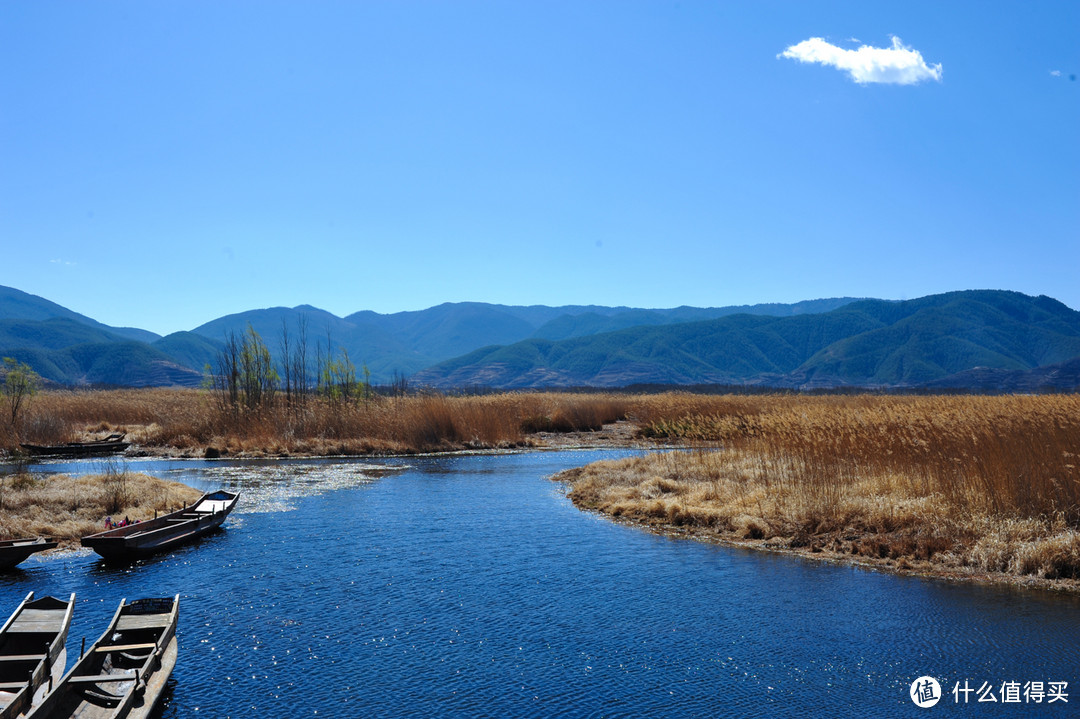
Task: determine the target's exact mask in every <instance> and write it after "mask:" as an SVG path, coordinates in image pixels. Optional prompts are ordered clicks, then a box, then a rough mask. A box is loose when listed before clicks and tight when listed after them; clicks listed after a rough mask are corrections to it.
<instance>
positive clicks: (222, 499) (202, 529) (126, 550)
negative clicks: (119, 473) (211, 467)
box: [82, 490, 240, 561]
mask: <svg viewBox="0 0 1080 719" xmlns="http://www.w3.org/2000/svg"><path fill="white" fill-rule="evenodd" d="M239 498H240V495H239V494H237V493H235V492H227V491H225V490H218V491H217V492H211V493H209V494H204V495H203V496H202V497H201V498H200V499H199V500H198V501H197V502H195V503H194V504H192V505H190V506H188V507H185V508H184V509H181V510H179V511H176V512H173V513H172V514H166V515H164V516H161V517H158V518H156V519H148V520H146V521H145V522H136V523H134V524H129V525H127V526H124V527H117V528H115V529H108V530H105V531H104V532H99V533H97V534H92V535H90V536H89V537H83V538H82V544H83V546H84V547H90V548H91V549H93V550H94V551H95V552H97V553H98V554H100V555H101V556H102V557H104V558H105V559H108V560H113V561H130V560H133V559H138V558H139V557H145V556H148V555H151V554H155V553H157V552H164V551H167V550H170V549H173V548H175V547H178V546H180V545H182V544H186V543H187V542H190V541H192V540H194V539H196V538H198V537H201V536H202V535H204V534H206V533H208V532H210V531H212V530H214V529H217V528H218V527H220V526H221V524H222V522H224V521H225V518H226V517H228V516H229V512H231V511H232V510H233V507H235V506H236V502H237V500H238V499H239Z"/></svg>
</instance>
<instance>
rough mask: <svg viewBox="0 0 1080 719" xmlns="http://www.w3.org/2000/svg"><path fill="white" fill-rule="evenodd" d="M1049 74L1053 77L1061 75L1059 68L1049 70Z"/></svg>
mask: <svg viewBox="0 0 1080 719" xmlns="http://www.w3.org/2000/svg"><path fill="white" fill-rule="evenodd" d="M1050 74H1051V75H1053V76H1054V77H1061V70H1051V71H1050Z"/></svg>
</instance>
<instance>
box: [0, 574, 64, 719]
mask: <svg viewBox="0 0 1080 719" xmlns="http://www.w3.org/2000/svg"><path fill="white" fill-rule="evenodd" d="M74 608H75V595H74V594H72V595H71V596H70V598H69V599H68V600H67V601H66V602H65V601H63V600H61V599H55V598H53V597H42V598H41V599H34V593H33V592H30V593H29V594H28V595H27V596H26V599H25V600H23V602H22V604H20V605H19V607H18V608H17V609H16V610H15V612H14V613H13V614H12V615H11V618H10V619H8V621H7V622H6V623H5V624H4V626H3V627H2V628H0V719H9V718H13V717H17V716H20V715H21V714H22V713H23V712H26V711H28V710H29V709H30V708H31V707H32V706H33V705H36V704H37V703H39V702H40V701H42V700H43V698H44V696H45V695H46V694H47V692H48V691H49V689H50V688H52V686H53V685H54V684H56V683H57V682H58V681H59V680H60V678H61V676H62V675H63V673H64V666H65V664H66V663H67V653H66V649H65V643H66V641H67V634H68V629H69V627H70V626H71V614H72V611H73V610H74Z"/></svg>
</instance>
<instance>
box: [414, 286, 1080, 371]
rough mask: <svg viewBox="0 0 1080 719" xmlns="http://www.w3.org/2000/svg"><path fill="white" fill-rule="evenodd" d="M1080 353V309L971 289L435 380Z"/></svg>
mask: <svg viewBox="0 0 1080 719" xmlns="http://www.w3.org/2000/svg"><path fill="white" fill-rule="evenodd" d="M1078 356H1080V313H1078V312H1076V311H1074V310H1071V309H1069V308H1068V307H1066V306H1065V305H1063V304H1062V303H1060V302H1058V301H1057V300H1053V299H1051V298H1049V297H1034V298H1033V297H1029V296H1027V295H1022V294H1020V293H1016V292H1005V291H991V290H985V291H965V292H955V293H946V294H942V295H932V296H930V297H924V298H921V299H918V300H909V301H905V302H893V301H885V300H862V301H859V302H853V303H849V304H846V305H844V306H842V307H840V308H839V309H835V310H833V311H831V312H824V313H820V314H814V315H799V316H789V317H766V316H755V315H749V314H740V315H731V316H727V317H722V318H719V319H715V320H706V321H702V322H696V323H682V324H675V325H667V326H646V327H633V328H629V329H626V330H620V331H617V332H610V333H604V334H597V335H592V336H587V337H579V338H572V339H567V340H560V341H556V342H552V341H549V340H539V339H531V340H526V341H524V342H519V343H516V344H513V345H509V346H504V347H494V348H484V349H480V350H477V351H476V352H473V353H470V354H468V355H465V356H463V357H459V358H455V359H453V360H449V361H446V362H442V363H439V364H438V365H435V366H433V367H430V368H428V369H427V370H424V371H423V372H420V373H418V374H417V375H416V376H415V377H414V381H415V382H417V383H418V384H427V385H430V386H433V387H462V386H495V387H507V388H527V387H539V386H596V387H619V386H624V385H629V384H642V383H644V384H749V385H768V386H775V387H788V388H814V387H834V386H861V387H918V386H923V385H926V384H929V383H933V382H938V381H940V380H942V379H944V378H946V377H949V376H954V375H957V374H959V373H962V372H964V371H966V370H970V369H972V368H974V367H989V368H994V369H1002V370H1013V371H1026V370H1032V369H1035V368H1036V367H1040V366H1043V365H1049V364H1055V363H1062V362H1065V361H1067V360H1069V359H1072V358H1074V357H1078Z"/></svg>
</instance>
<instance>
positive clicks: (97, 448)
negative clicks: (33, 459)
mask: <svg viewBox="0 0 1080 719" xmlns="http://www.w3.org/2000/svg"><path fill="white" fill-rule="evenodd" d="M20 446H21V447H22V448H23V449H25V450H26V451H27V452H29V453H30V454H33V455H35V456H38V457H91V456H94V455H99V454H116V453H117V452H123V451H124V450H125V449H127V448H128V447H130V446H131V443H130V442H125V441H124V435H123V434H110V435H109V436H108V437H105V438H104V439H94V440H91V441H89V442H67V443H65V444H26V443H23V444H21V445H20Z"/></svg>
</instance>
